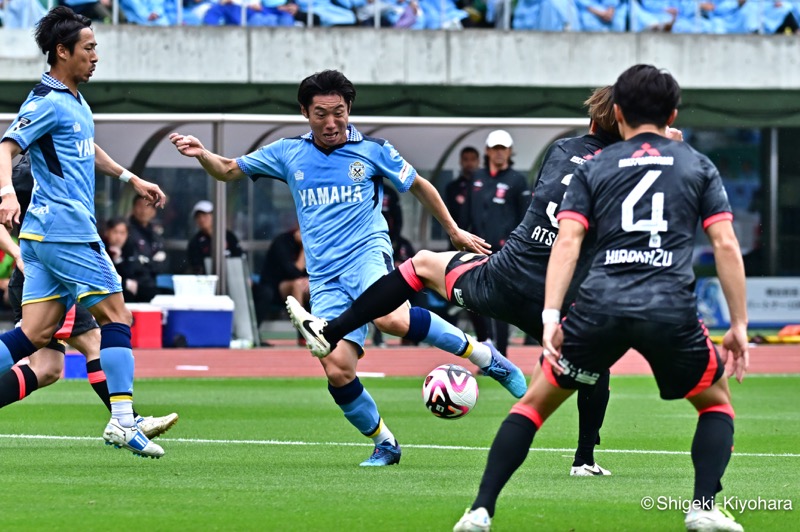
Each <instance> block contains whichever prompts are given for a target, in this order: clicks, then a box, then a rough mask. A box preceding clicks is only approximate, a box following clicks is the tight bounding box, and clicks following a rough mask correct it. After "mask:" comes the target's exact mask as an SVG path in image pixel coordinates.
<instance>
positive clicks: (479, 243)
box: [409, 174, 491, 255]
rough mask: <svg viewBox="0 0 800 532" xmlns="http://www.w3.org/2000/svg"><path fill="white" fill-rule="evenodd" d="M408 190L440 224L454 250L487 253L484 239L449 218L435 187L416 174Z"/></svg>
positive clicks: (448, 213) (488, 246)
mask: <svg viewBox="0 0 800 532" xmlns="http://www.w3.org/2000/svg"><path fill="white" fill-rule="evenodd" d="M409 190H410V191H411V193H412V194H414V197H416V198H417V200H419V202H420V203H421V204H422V206H423V207H425V209H426V210H427V211H428V212H429V213H431V214H432V215H433V217H434V218H436V220H438V221H439V223H440V224H442V227H443V228H444V230H445V231H447V234H448V236H449V237H450V241H451V242H453V245H454V246H455V247H456V249H460V250H470V251H472V252H474V253H479V254H481V255H485V254H487V252H489V248H491V245H490V244H488V243H487V242H486V241H485V240H484V239H482V238H481V237H479V236H477V235H473V234H472V233H470V232H468V231H464V230H463V229H461V228H459V227H458V224H456V221H455V220H453V217H452V216H450V212H449V211H448V210H447V207H446V206H445V204H444V201H443V200H442V197H441V196H440V195H439V192H438V191H437V190H436V187H434V186H433V185H432V184H431V182H430V181H428V180H427V179H425V178H424V177H422V176H421V175H419V174H417V176H416V178H415V179H414V182H413V183H412V184H411V188H410V189H409Z"/></svg>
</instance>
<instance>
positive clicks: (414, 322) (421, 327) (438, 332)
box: [406, 307, 469, 356]
mask: <svg viewBox="0 0 800 532" xmlns="http://www.w3.org/2000/svg"><path fill="white" fill-rule="evenodd" d="M406 338H407V339H409V340H411V341H413V342H415V343H419V342H425V343H427V344H430V345H432V346H434V347H438V348H439V349H441V350H442V351H447V352H448V353H453V354H454V355H456V356H461V355H463V354H464V352H465V351H466V349H467V347H468V346H469V340H468V339H467V335H466V334H464V333H463V332H462V331H461V329H459V328H458V327H455V326H454V325H452V324H450V323H448V322H446V321H444V320H443V319H442V318H441V317H439V316H438V315H437V314H433V313H432V312H430V311H429V310H427V309H424V308H420V307H411V309H410V310H409V327H408V334H406Z"/></svg>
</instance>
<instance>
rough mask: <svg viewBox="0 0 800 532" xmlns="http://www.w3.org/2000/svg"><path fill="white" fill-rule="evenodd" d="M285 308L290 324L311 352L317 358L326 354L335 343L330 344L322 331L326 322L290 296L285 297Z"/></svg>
mask: <svg viewBox="0 0 800 532" xmlns="http://www.w3.org/2000/svg"><path fill="white" fill-rule="evenodd" d="M286 310H287V311H288V312H289V318H290V319H291V320H292V325H294V327H295V328H296V329H297V331H298V332H299V333H300V334H301V335H303V338H305V340H306V346H307V347H308V349H309V350H310V351H311V354H313V355H314V356H315V357H318V358H324V357H326V356H328V355H329V354H330V352H331V350H332V349H333V347H334V346H335V344H334V345H331V343H330V342H328V340H327V339H326V338H325V335H324V334H323V333H322V330H323V329H324V328H325V326H326V325H327V324H328V322H327V321H325V320H323V319H320V318H317V317H316V316H314V315H313V314H311V313H310V312H308V311H307V310H306V309H305V308H303V305H301V304H300V302H299V301H297V299H295V298H294V297H292V296H289V297H287V298H286ZM348 332H349V331H348Z"/></svg>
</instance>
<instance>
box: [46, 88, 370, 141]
mask: <svg viewBox="0 0 800 532" xmlns="http://www.w3.org/2000/svg"><path fill="white" fill-rule="evenodd" d="M56 83H60V82H59V81H56ZM62 85H63V84H62ZM300 138H302V139H305V140H310V141H313V140H314V134H313V133H312V132H311V131H309V132H308V133H306V134H305V135H301V136H300ZM362 140H364V135H362V134H361V133H360V132H359V131H358V130H357V129H356V127H355V126H354V125H353V124H347V142H361V141H362Z"/></svg>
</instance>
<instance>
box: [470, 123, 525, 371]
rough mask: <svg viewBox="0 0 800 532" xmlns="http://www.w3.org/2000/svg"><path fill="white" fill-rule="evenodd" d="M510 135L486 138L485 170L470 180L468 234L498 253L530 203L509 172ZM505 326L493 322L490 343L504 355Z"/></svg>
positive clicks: (518, 176) (522, 181)
mask: <svg viewBox="0 0 800 532" xmlns="http://www.w3.org/2000/svg"><path fill="white" fill-rule="evenodd" d="M513 144H514V141H513V139H512V138H511V135H510V134H509V133H508V132H507V131H505V130H502V129H497V130H494V131H492V132H491V133H489V136H488V137H487V138H486V155H485V157H484V167H483V168H479V169H478V170H477V171H476V172H475V175H474V176H473V178H472V194H471V196H470V210H469V213H470V214H469V221H470V223H469V225H468V226H467V227H468V228H469V230H470V231H472V232H473V233H475V234H476V235H478V236H481V237H483V238H484V239H485V240H486V241H487V242H488V243H489V244H491V246H492V252H493V253H497V252H498V251H500V248H502V247H503V245H504V244H505V243H506V239H507V238H508V236H509V235H510V234H511V232H512V231H513V230H514V229H515V228H516V227H517V226H518V225H519V223H520V222H521V221H522V219H523V218H524V217H525V211H526V210H527V209H528V205H530V203H531V191H530V187H529V186H528V182H527V179H526V178H525V176H524V175H522V174H521V173H519V172H517V171H516V170H514V169H513V168H512V165H513V164H514V163H513V161H512V160H511V151H512V146H513ZM508 335H509V327H508V323H506V322H503V321H500V320H497V319H494V320H492V334H491V337H492V340H493V341H494V343H495V347H496V348H497V350H498V351H500V353H502V354H503V355H507V351H508Z"/></svg>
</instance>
